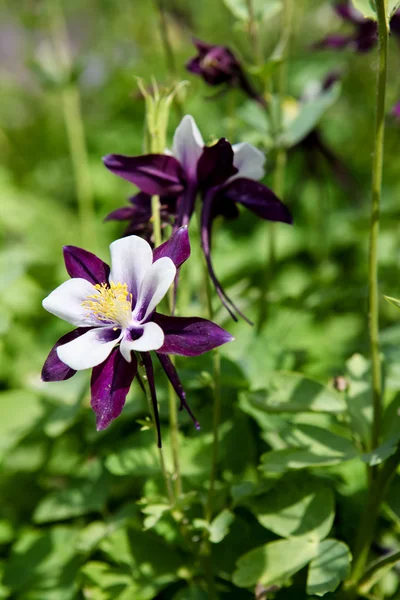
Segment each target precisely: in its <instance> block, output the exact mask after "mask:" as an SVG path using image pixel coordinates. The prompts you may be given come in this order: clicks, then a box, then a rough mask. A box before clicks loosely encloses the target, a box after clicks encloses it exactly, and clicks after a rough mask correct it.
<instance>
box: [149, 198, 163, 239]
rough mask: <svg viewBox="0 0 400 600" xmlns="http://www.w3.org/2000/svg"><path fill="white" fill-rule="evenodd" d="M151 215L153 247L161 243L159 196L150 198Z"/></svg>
mask: <svg viewBox="0 0 400 600" xmlns="http://www.w3.org/2000/svg"><path fill="white" fill-rule="evenodd" d="M151 213H152V221H153V235H154V247H155V248H157V246H160V245H161V243H162V236H161V217H160V196H152V197H151Z"/></svg>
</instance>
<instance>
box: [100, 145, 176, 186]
mask: <svg viewBox="0 0 400 600" xmlns="http://www.w3.org/2000/svg"><path fill="white" fill-rule="evenodd" d="M103 161H104V164H105V166H106V167H107V169H109V170H110V171H112V172H113V173H114V174H115V175H118V176H119V177H122V178H123V179H126V180H127V181H130V182H131V183H134V184H135V185H136V186H137V187H138V188H139V189H140V190H141V191H142V192H145V193H146V194H150V195H151V196H153V195H158V196H168V195H176V194H179V193H180V192H181V191H182V190H183V188H184V181H185V176H184V173H183V170H182V167H181V165H180V163H179V162H178V161H177V160H176V158H174V157H173V156H168V155H167V154H146V155H144V156H122V155H120V154H109V155H108V156H105V157H104V159H103Z"/></svg>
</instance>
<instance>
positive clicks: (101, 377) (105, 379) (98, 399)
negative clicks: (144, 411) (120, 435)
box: [91, 348, 137, 431]
mask: <svg viewBox="0 0 400 600" xmlns="http://www.w3.org/2000/svg"><path fill="white" fill-rule="evenodd" d="M131 356H132V362H130V363H128V362H127V361H126V360H125V359H124V358H123V356H122V354H121V352H120V351H119V349H118V348H115V349H114V350H113V351H112V352H111V354H110V356H109V357H108V358H107V360H105V361H104V362H103V363H102V364H101V365H98V366H97V367H94V368H93V371H92V379H91V390H92V400H91V406H92V408H93V410H94V412H95V414H96V428H97V431H101V430H103V429H106V427H108V425H109V424H110V423H111V421H113V420H114V419H116V418H117V417H118V416H119V415H120V414H121V411H122V409H123V406H124V404H125V400H126V396H127V394H128V392H129V388H130V387H131V383H132V381H133V378H134V377H135V375H136V372H137V360H136V357H135V355H134V353H133V352H132V353H131Z"/></svg>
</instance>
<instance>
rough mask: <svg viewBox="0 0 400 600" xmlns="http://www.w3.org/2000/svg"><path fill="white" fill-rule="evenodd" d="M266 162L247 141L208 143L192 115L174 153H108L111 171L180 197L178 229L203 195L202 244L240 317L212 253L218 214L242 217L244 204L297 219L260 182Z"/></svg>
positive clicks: (151, 190)
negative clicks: (198, 198)
mask: <svg viewBox="0 0 400 600" xmlns="http://www.w3.org/2000/svg"><path fill="white" fill-rule="evenodd" d="M264 161H265V158H264V155H263V153H262V152H260V151H259V150H258V149H257V148H255V147H254V146H252V145H250V144H247V143H240V144H235V145H234V146H231V144H230V143H229V142H228V141H227V140H225V139H224V138H222V139H220V140H219V141H218V142H217V143H216V144H214V145H213V146H205V145H204V141H203V138H202V136H201V133H200V131H199V129H198V127H197V125H196V123H195V121H194V119H193V117H191V116H190V115H186V116H185V117H183V119H182V121H181V123H180V125H179V126H178V128H177V130H176V132H175V135H174V140H173V146H172V154H165V155H161V154H148V155H146V156H131V157H130V156H121V155H116V154H111V155H109V156H106V157H105V158H104V164H105V166H106V167H107V168H108V169H110V171H112V172H113V173H115V174H116V175H119V176H120V177H122V178H124V179H126V180H128V181H130V182H131V183H134V184H135V185H137V187H138V188H139V189H140V190H141V191H142V192H145V193H146V194H149V195H150V196H151V195H154V194H156V195H159V196H168V197H171V196H175V197H176V198H177V202H176V215H175V229H176V228H178V227H181V226H184V225H187V224H188V223H189V220H190V218H191V216H192V214H193V212H194V208H195V201H196V197H197V195H198V194H200V197H201V200H202V209H201V241H202V249H203V252H204V255H205V258H206V261H207V266H208V270H209V274H210V277H211V279H212V281H213V283H214V286H215V288H216V291H217V293H218V295H219V297H220V298H221V301H222V303H223V304H224V306H225V307H226V308H227V310H228V311H229V313H230V314H231V316H232V317H233V318H234V319H235V320H236V317H235V311H236V312H237V313H238V314H240V315H241V316H243V317H244V315H242V313H241V312H240V311H239V310H238V308H237V307H236V306H235V305H234V304H233V302H232V301H231V300H230V299H229V297H228V296H227V294H226V293H225V292H224V290H223V289H222V286H221V284H220V282H219V281H218V279H217V277H216V275H215V273H214V269H213V266H212V262H211V255H210V236H211V227H212V222H213V220H214V218H215V217H216V216H218V215H222V216H224V217H226V218H235V217H237V216H238V214H239V211H238V208H237V205H238V204H241V205H242V206H244V207H246V208H248V209H249V210H251V211H252V212H253V213H255V214H256V215H257V216H258V217H260V218H262V219H266V220H269V221H282V222H284V223H291V222H292V217H291V214H290V212H289V210H288V209H287V207H286V206H285V205H284V204H283V203H282V202H281V201H280V200H279V199H278V198H277V197H276V196H275V194H274V193H273V192H272V191H271V190H270V189H269V188H267V187H266V186H265V185H263V184H261V183H259V181H258V180H259V179H261V178H262V177H263V176H264ZM149 202H150V201H149ZM244 318H246V317H244Z"/></svg>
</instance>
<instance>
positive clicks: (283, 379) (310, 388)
mask: <svg viewBox="0 0 400 600" xmlns="http://www.w3.org/2000/svg"><path fill="white" fill-rule="evenodd" d="M243 395H245V396H247V398H248V400H249V402H250V404H251V405H252V406H254V407H255V408H258V409H260V410H264V411H265V412H269V413H277V412H326V413H341V412H344V411H345V410H346V402H345V400H344V399H343V398H342V397H341V396H340V394H339V393H338V392H336V391H335V390H332V389H329V388H327V387H326V386H324V385H323V384H322V383H319V382H318V381H314V380H312V379H309V378H308V377H304V376H303V375H301V374H300V373H289V372H287V373H286V372H284V371H281V372H279V371H278V372H275V373H273V375H272V376H271V379H270V381H269V382H268V387H267V388H266V389H265V390H257V391H254V392H252V391H251V392H243Z"/></svg>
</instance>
